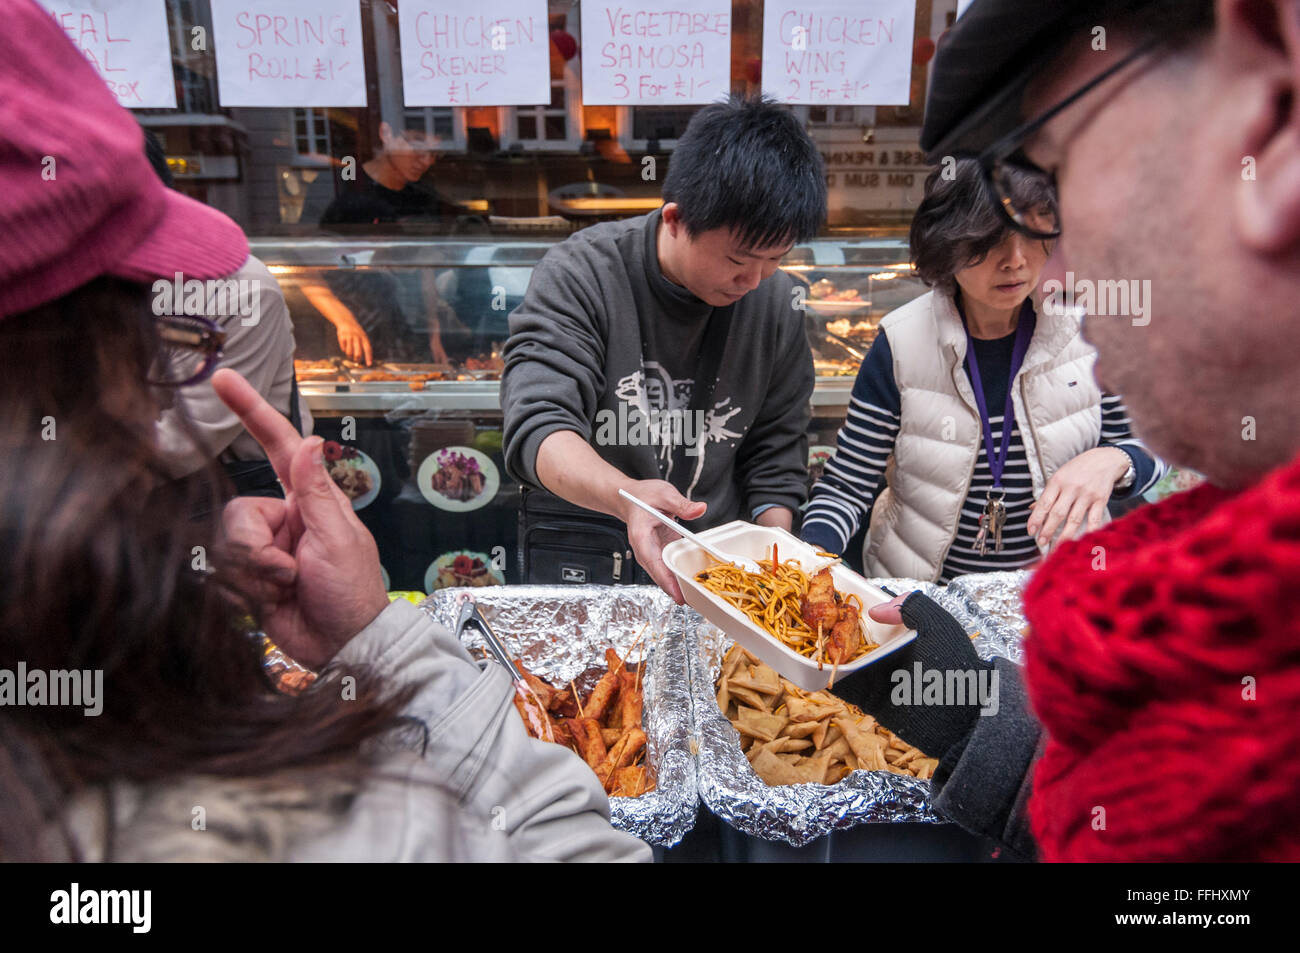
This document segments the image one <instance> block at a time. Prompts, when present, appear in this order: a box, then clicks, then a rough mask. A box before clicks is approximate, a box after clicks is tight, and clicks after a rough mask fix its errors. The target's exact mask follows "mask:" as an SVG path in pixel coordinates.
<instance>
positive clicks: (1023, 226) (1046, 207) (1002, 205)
mask: <svg viewBox="0 0 1300 953" xmlns="http://www.w3.org/2000/svg"><path fill="white" fill-rule="evenodd" d="M1160 43H1161V41H1160V39H1159V38H1155V39H1151V40H1148V41H1147V42H1145V43H1142V44H1140V45H1139V46H1138V47H1136V48H1135V49H1133V50H1132V51H1131V52H1129V53H1127V54H1126V55H1124V56H1123V57H1122V58H1121V59H1120V60H1119V62H1118V63H1115V64H1114V65H1112V66H1110V67H1108V68H1107V69H1105V70H1103V71H1102V72H1101V73H1100V74H1099V75H1097V76H1094V77H1093V78H1092V79H1091V80H1089V81H1088V82H1087V83H1085V84H1084V85H1083V86H1081V87H1080V88H1079V89H1076V90H1075V91H1074V92H1073V93H1071V94H1070V95H1069V96H1067V97H1066V98H1065V99H1063V100H1061V101H1060V102H1059V103H1057V104H1056V105H1055V106H1053V107H1052V108H1051V109H1049V110H1047V111H1046V112H1045V113H1043V114H1042V115H1040V116H1038V117H1036V118H1034V119H1031V120H1029V121H1028V122H1025V123H1023V124H1022V125H1020V126H1017V127H1016V128H1015V129H1012V130H1011V131H1010V132H1009V133H1007V134H1006V135H1005V136H1003V137H1002V138H1001V139H999V140H998V141H997V142H995V143H993V144H992V145H991V146H989V147H988V148H987V149H985V150H984V151H983V152H981V153H980V154H979V157H978V160H979V164H980V169H981V170H983V173H984V181H985V182H986V183H987V184H988V187H989V189H990V191H991V192H992V195H993V201H994V205H996V206H997V209H998V212H999V214H1001V215H1002V217H1003V218H1004V219H1005V220H1006V222H1007V224H1008V225H1010V226H1011V227H1012V228H1014V229H1016V230H1017V231H1018V232H1021V233H1022V234H1024V235H1028V236H1029V237H1030V238H1038V239H1052V238H1059V237H1060V235H1061V213H1060V206H1059V205H1058V203H1057V200H1056V176H1055V174H1054V173H1052V172H1048V171H1046V170H1045V169H1042V168H1040V167H1038V166H1037V165H1035V164H1034V163H1033V162H1030V161H1029V158H1028V157H1027V156H1026V155H1025V153H1024V144H1025V142H1027V141H1028V140H1029V138H1030V137H1031V136H1033V135H1034V133H1036V132H1038V130H1039V129H1041V128H1042V127H1043V126H1045V125H1046V124H1047V123H1049V122H1050V121H1051V120H1052V119H1053V118H1055V117H1056V116H1058V115H1059V114H1060V113H1061V112H1063V111H1064V110H1066V109H1068V108H1069V107H1070V106H1072V105H1074V104H1075V103H1076V102H1078V101H1079V100H1080V99H1082V98H1083V97H1084V96H1086V95H1087V94H1088V93H1090V92H1091V91H1092V90H1093V89H1095V88H1096V87H1097V86H1099V85H1101V84H1102V83H1104V82H1105V81H1106V80H1107V79H1109V78H1110V77H1111V76H1114V75H1115V74H1116V73H1118V72H1119V71H1120V70H1122V69H1124V67H1126V66H1128V65H1129V64H1130V63H1132V62H1133V61H1134V60H1137V59H1138V58H1140V57H1142V56H1145V55H1146V54H1147V53H1150V52H1151V51H1152V50H1154V49H1155V48H1156V47H1158V46H1159V45H1160ZM1044 196H1050V197H1051V198H1050V201H1047V200H1045V199H1044Z"/></svg>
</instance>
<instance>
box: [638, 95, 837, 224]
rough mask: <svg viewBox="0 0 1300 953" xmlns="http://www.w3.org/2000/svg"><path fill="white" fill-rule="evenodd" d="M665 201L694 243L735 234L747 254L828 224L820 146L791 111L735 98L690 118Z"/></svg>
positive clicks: (766, 100) (676, 152)
mask: <svg viewBox="0 0 1300 953" xmlns="http://www.w3.org/2000/svg"><path fill="white" fill-rule="evenodd" d="M663 198H664V201H665V202H676V203H677V205H678V206H679V207H680V209H681V217H682V222H683V224H684V225H685V226H686V233H687V234H688V235H690V236H692V237H694V236H696V235H698V234H699V233H700V232H707V231H709V230H711V229H714V228H730V229H733V230H734V231H735V232H736V234H737V237H738V239H739V241H740V242H741V244H742V245H744V246H745V247H746V248H767V247H771V246H773V245H784V244H786V243H788V242H792V241H793V242H802V241H807V240H808V239H810V238H812V237H813V236H814V235H816V234H817V231H818V229H820V228H821V226H822V223H823V222H824V221H825V220H826V173H825V170H824V168H823V167H822V160H821V155H820V153H818V151H817V146H816V145H815V144H814V143H813V141H812V139H810V138H809V137H808V133H806V132H805V131H804V129H803V127H802V126H800V125H799V123H798V121H797V120H796V119H795V118H794V115H793V114H792V113H791V112H790V110H789V109H787V108H785V107H784V106H780V105H778V104H777V103H776V102H775V101H774V100H772V99H770V98H767V97H755V98H748V99H747V98H741V97H738V96H733V97H731V99H730V100H729V101H727V102H725V103H714V104H713V105H710V106H705V107H704V108H703V109H701V110H700V111H699V112H697V113H696V114H695V115H694V116H692V117H691V121H690V124H689V125H688V126H687V127H686V131H685V132H684V133H682V137H681V139H679V140H678V142H677V148H676V149H674V150H673V156H672V161H671V162H670V163H669V165H668V176H667V178H666V179H665V180H664V187H663Z"/></svg>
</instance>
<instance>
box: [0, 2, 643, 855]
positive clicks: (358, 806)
mask: <svg viewBox="0 0 1300 953" xmlns="http://www.w3.org/2000/svg"><path fill="white" fill-rule="evenodd" d="M0 18H3V22H4V23H5V31H4V32H3V33H2V34H0V177H2V178H3V181H4V183H5V188H4V190H3V191H0V232H2V233H3V234H5V235H7V236H10V237H11V239H12V238H13V237H15V236H16V237H17V238H18V239H19V240H10V241H9V242H7V244H6V248H5V254H4V255H3V256H0V354H3V355H4V367H3V373H0V499H3V501H4V503H3V506H0V540H2V541H3V545H2V546H0V552H2V553H3V556H0V560H2V562H0V859H3V860H15V859H18V860H30V859H54V860H66V859H84V860H136V861H138V860H190V859H204V860H253V859H256V860H397V859H402V860H419V859H444V860H445V859H478V860H489V859H520V858H535V859H556V860H562V859H591V860H607V859H648V857H649V850H648V849H647V848H646V846H645V845H644V844H642V843H641V842H640V841H637V840H636V839H635V838H632V837H629V836H627V835H625V834H621V833H619V832H617V831H615V830H613V829H612V828H611V827H610V825H609V821H608V816H609V814H608V812H609V807H608V801H607V800H606V798H605V795H604V793H603V791H602V790H601V788H600V785H599V784H598V782H597V781H596V779H595V777H594V775H593V774H592V773H591V771H590V769H588V768H587V766H586V765H585V764H584V763H583V762H582V761H581V760H580V759H578V758H577V757H576V756H575V755H573V754H571V753H570V752H568V751H567V750H565V749H562V748H560V747H559V746H556V745H547V744H544V743H543V742H539V741H536V740H533V739H531V738H528V737H527V735H526V734H525V732H524V728H523V725H522V723H521V722H520V720H519V719H518V718H517V717H514V713H513V712H512V711H511V707H512V706H511V700H512V698H513V690H512V687H511V684H510V681H509V679H508V677H507V676H506V674H505V672H504V670H502V669H501V668H500V667H498V666H488V667H486V668H481V667H480V666H479V665H478V664H476V663H474V662H473V661H472V660H471V659H470V657H469V656H468V654H467V653H466V652H465V651H464V649H463V648H462V647H461V646H460V644H459V642H458V641H457V640H456V639H455V638H454V636H452V634H451V633H449V632H448V631H447V630H445V629H443V628H441V627H439V626H437V625H435V624H434V623H433V622H432V621H431V620H430V619H428V618H427V617H426V616H425V615H424V614H423V613H421V612H420V611H419V610H417V609H416V608H415V607H414V606H412V605H410V604H409V603H405V602H401V601H399V602H397V603H394V604H392V605H389V604H388V600H387V597H386V594H385V592H384V587H383V585H382V583H381V581H380V571H379V562H378V554H377V551H376V547H375V543H374V540H373V539H372V538H371V537H370V535H369V534H368V533H367V531H366V530H365V528H364V527H363V526H362V525H361V523H360V522H359V521H358V520H357V519H356V517H355V515H354V514H353V512H352V508H351V506H350V505H349V504H348V502H347V501H346V500H345V499H344V498H343V497H342V496H341V494H340V491H339V490H338V489H337V488H336V487H335V486H334V484H333V481H332V480H330V478H329V476H328V474H327V473H326V471H325V469H324V467H323V466H322V465H321V441H320V440H319V439H318V438H312V439H310V440H304V439H303V438H302V437H301V436H299V435H298V434H297V433H296V432H295V431H294V429H293V427H292V426H291V425H290V424H289V422H288V421H287V420H286V419H285V418H284V417H283V415H281V414H280V413H278V412H277V411H276V410H274V409H273V408H272V407H271V406H270V405H268V404H267V403H266V402H265V401H264V400H262V398H261V397H259V396H258V395H257V393H256V392H255V391H254V390H253V389H252V388H251V387H249V386H248V384H247V383H246V382H244V381H243V379H242V378H240V377H238V375H236V374H234V373H233V372H230V371H222V372H220V373H219V374H218V375H217V377H216V378H214V379H213V383H214V386H215V387H216V388H217V390H218V392H219V393H220V394H221V395H222V396H223V398H224V399H226V400H227V402H228V403H229V404H230V406H231V407H232V409H234V410H235V411H236V413H238V414H239V415H240V417H241V419H242V420H243V422H244V425H245V426H246V427H247V429H248V431H249V432H250V433H251V434H252V435H253V436H254V437H256V438H258V440H259V441H260V442H261V443H262V444H263V446H264V448H265V449H266V451H267V455H268V457H269V459H270V460H271V462H272V463H273V465H274V466H275V469H276V472H277V475H278V476H279V478H280V480H281V481H282V482H283V483H284V485H285V487H286V489H287V490H288V498H287V499H284V500H273V499H244V500H239V501H236V502H235V503H233V504H231V506H230V507H229V508H227V510H226V512H225V516H224V520H225V527H226V531H227V533H228V539H230V540H234V539H237V540H238V541H239V545H238V546H233V545H226V546H224V547H223V546H222V545H221V541H220V539H219V538H218V527H217V525H216V524H215V523H206V524H202V523H193V522H190V521H189V520H188V513H189V512H190V510H191V503H192V502H193V501H190V500H185V499H178V498H177V494H175V493H158V492H155V488H156V487H158V486H159V485H161V484H163V483H165V481H166V478H167V471H166V467H165V461H164V459H163V457H162V455H161V452H160V450H159V447H158V446H157V445H156V442H155V419H156V416H157V411H158V394H159V393H160V390H159V388H163V389H164V390H166V389H172V390H174V389H175V388H177V387H180V386H185V385H186V384H188V383H192V382H194V381H196V380H200V379H203V378H204V377H205V376H206V375H207V374H209V373H210V372H211V368H212V366H213V365H214V362H215V355H216V354H217V353H218V352H219V350H220V345H221V338H220V335H219V333H218V332H216V331H215V330H214V329H212V328H206V327H204V326H203V325H202V322H198V323H193V322H190V323H186V322H177V321H173V320H170V319H162V318H159V317H156V314H157V312H156V311H155V309H154V308H153V307H152V304H153V302H152V301H151V288H150V284H151V283H152V282H153V280H154V279H156V278H160V277H161V278H166V279H168V280H171V279H173V278H174V277H175V276H176V274H177V273H180V274H181V275H182V276H183V278H184V279H191V278H195V279H201V280H202V279H209V278H219V277H221V276H224V275H228V274H230V273H232V272H234V271H235V270H236V269H238V268H239V267H240V266H241V265H242V264H243V263H244V261H245V259H247V257H248V245H247V242H246V241H245V239H244V236H243V234H242V233H241V232H240V229H239V228H238V227H237V226H236V225H235V224H234V223H233V222H231V221H230V220H229V219H227V218H225V217H224V216H222V215H220V214H218V213H217V212H215V211H212V210H210V209H208V208H206V207H204V206H202V205H200V204H198V203H195V202H193V201H190V200H189V199H186V198H184V197H182V196H180V195H179V194H177V193H175V192H172V191H170V190H168V189H167V188H165V187H164V186H163V185H162V183H161V182H160V181H159V180H158V178H157V177H156V176H155V175H154V174H153V172H152V171H151V170H150V168H149V167H148V165H147V161H146V159H145V155H144V149H143V147H142V140H141V133H140V128H139V126H138V125H137V124H136V123H135V121H134V120H133V119H132V118H131V116H130V115H129V114H128V113H127V112H126V111H125V110H124V109H122V108H121V107H119V106H118V105H117V103H116V102H114V100H113V97H112V96H111V95H110V94H109V93H108V91H107V89H106V88H105V86H104V84H103V82H102V81H101V80H100V79H99V77H98V76H97V75H96V73H95V72H94V70H93V69H92V68H91V67H90V65H89V64H88V63H87V62H86V61H85V59H83V58H82V56H81V55H80V53H79V52H78V51H77V50H76V48H75V47H74V46H73V45H72V44H71V43H70V42H69V40H68V38H67V37H66V36H64V35H63V34H62V32H61V31H60V30H59V28H58V27H57V26H56V24H55V22H54V20H53V19H52V18H51V17H50V16H49V15H48V14H47V13H46V12H45V11H44V10H42V9H41V8H40V7H39V6H37V5H36V4H35V3H33V2H31V0H0ZM216 482H217V481H216V480H215V479H214V480H213V481H212V483H213V484H215V483H216ZM213 566H215V567H216V569H215V570H213V569H212V567H213ZM249 612H251V613H253V614H254V615H255V616H256V617H257V619H258V621H259V622H260V624H261V626H262V627H263V628H264V629H265V631H266V632H267V633H268V634H269V635H270V636H271V638H272V639H273V640H274V641H276V642H277V643H278V644H279V645H280V646H281V647H282V648H284V649H285V650H286V651H287V652H289V653H290V654H291V655H293V656H294V657H295V658H296V659H297V660H298V661H300V662H302V663H304V664H305V665H308V666H311V667H313V668H316V669H320V670H321V674H320V677H319V679H318V680H317V682H316V684H315V686H314V687H312V688H310V689H308V690H307V691H304V692H302V693H301V694H299V695H297V696H290V695H285V694H279V693H276V692H274V691H272V690H271V689H270V687H269V684H268V682H267V681H266V679H265V677H264V674H263V671H262V667H261V662H260V658H259V654H260V653H259V651H258V650H257V646H256V643H254V642H253V641H252V640H250V639H249V638H248V636H247V634H246V630H247V625H246V622H245V621H244V616H245V614H246V613H249ZM56 687H57V690H56ZM398 727H403V728H405V729H406V730H405V731H403V732H397V733H395V732H394V729H396V728H398ZM381 741H382V744H380V743H379V742H381ZM196 805H198V806H201V807H202V817H200V816H199V812H198V809H197V808H196Z"/></svg>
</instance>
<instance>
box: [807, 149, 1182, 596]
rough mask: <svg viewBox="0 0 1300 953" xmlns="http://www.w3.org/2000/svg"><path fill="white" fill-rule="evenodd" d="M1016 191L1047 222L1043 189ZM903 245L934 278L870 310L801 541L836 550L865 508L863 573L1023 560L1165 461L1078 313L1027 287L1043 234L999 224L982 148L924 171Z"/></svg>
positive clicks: (1138, 488)
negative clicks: (1100, 362)
mask: <svg viewBox="0 0 1300 953" xmlns="http://www.w3.org/2000/svg"><path fill="white" fill-rule="evenodd" d="M1010 188H1012V189H1013V190H1024V191H1026V192H1028V190H1032V189H1035V188H1041V187H1040V186H1036V185H1035V184H1033V183H1032V182H1031V181H1028V180H1017V179H1013V180H1012V181H1011V182H1010ZM1016 198H1017V206H1018V207H1020V208H1035V209H1037V210H1038V211H1037V214H1039V215H1041V216H1042V217H1043V218H1042V225H1043V227H1042V228H1041V229H1040V230H1041V231H1044V232H1052V231H1055V227H1054V226H1055V220H1056V197H1055V195H1053V194H1051V193H1050V192H1045V191H1044V192H1042V193H1041V194H1024V195H1017V196H1016ZM911 250H912V260H913V267H914V269H915V271H916V273H917V274H918V275H919V276H920V278H921V279H922V280H923V281H925V283H926V284H927V285H929V286H930V287H931V288H932V290H931V291H930V292H929V293H927V294H925V295H922V296H921V297H920V298H917V299H916V300H915V301H912V302H910V303H909V304H907V305H905V306H903V307H901V308H899V309H897V310H896V311H893V312H891V313H890V314H889V315H887V316H886V317H885V318H884V320H883V321H882V322H881V324H880V333H879V334H878V336H877V337H876V340H875V342H874V343H873V344H872V347H871V350H870V352H869V353H868V354H867V356H866V359H865V360H864V361H863V363H862V367H861V369H860V370H859V371H858V377H857V380H856V381H855V383H854V386H853V397H852V400H851V401H850V405H849V413H848V418H847V419H846V421H845V423H844V426H843V428H841V430H840V433H839V437H838V439H837V447H836V452H835V456H834V457H833V458H832V459H831V460H830V461H829V462H828V463H827V465H826V471H825V475H824V476H823V477H822V479H821V480H820V481H819V482H818V484H817V485H816V487H814V489H813V493H812V499H811V501H810V502H809V505H808V508H807V510H806V511H805V514H804V519H803V529H802V531H801V535H802V537H803V538H804V539H805V540H806V541H808V542H810V543H813V544H814V545H816V546H819V547H821V548H822V549H824V550H825V551H827V552H832V553H842V552H844V550H845V548H846V547H847V546H848V544H849V541H850V540H851V539H852V538H853V537H854V536H855V534H856V533H857V532H858V530H859V528H860V527H861V525H862V523H863V521H864V520H867V519H870V528H869V530H868V532H867V537H866V543H865V545H864V548H863V554H862V555H863V564H864V568H865V571H866V573H867V575H869V576H903V577H909V578H914V579H925V580H932V581H940V582H946V581H947V580H949V579H951V578H953V577H954V576H959V575H962V574H965V573H971V572H989V571H995V570H1004V569H1019V568H1021V567H1024V566H1026V565H1028V564H1029V563H1032V562H1034V561H1035V560H1037V559H1038V558H1039V556H1040V554H1042V553H1045V552H1047V550H1048V549H1049V548H1050V546H1051V544H1052V541H1053V540H1054V539H1056V538H1057V536H1058V534H1061V535H1063V536H1064V537H1067V538H1073V537H1074V536H1076V535H1077V534H1079V533H1081V532H1084V531H1087V530H1092V529H1095V528H1097V527H1098V526H1100V525H1102V523H1104V522H1105V521H1106V519H1107V518H1108V517H1107V504H1108V503H1109V502H1110V501H1111V500H1119V499H1127V498H1131V497H1134V496H1137V495H1139V494H1141V493H1142V492H1144V491H1145V490H1146V489H1147V488H1148V487H1150V486H1151V485H1152V484H1154V483H1155V482H1156V481H1157V480H1159V479H1160V477H1161V476H1163V474H1164V472H1165V469H1166V468H1165V465H1164V464H1163V463H1162V462H1161V461H1160V460H1159V459H1157V458H1155V457H1153V456H1152V454H1151V453H1150V452H1149V451H1148V450H1146V448H1145V447H1143V446H1142V444H1141V443H1140V442H1139V441H1138V440H1136V439H1135V438H1134V436H1133V433H1132V431H1131V429H1130V425H1129V419H1128V413H1127V411H1126V410H1125V409H1124V406H1123V404H1122V403H1121V401H1120V398H1119V397H1118V396H1113V395H1109V394H1103V393H1102V391H1101V390H1100V388H1099V387H1098V386H1097V384H1096V382H1095V381H1094V379H1093V373H1092V366H1093V361H1094V357H1095V355H1094V352H1093V350H1092V348H1091V347H1090V346H1089V345H1088V344H1087V343H1085V342H1084V340H1083V338H1082V337H1081V336H1080V333H1079V319H1078V316H1077V315H1076V314H1074V313H1067V312H1066V311H1065V309H1063V308H1060V307H1053V306H1051V305H1052V302H1050V301H1049V302H1046V303H1043V302H1040V301H1038V300H1036V299H1037V297H1038V296H1037V295H1036V294H1035V292H1037V290H1038V286H1039V279H1040V276H1041V274H1042V271H1043V267H1044V265H1045V264H1046V261H1047V258H1048V255H1049V254H1050V253H1051V247H1050V243H1049V242H1043V241H1038V240H1035V239H1031V238H1028V237H1026V236H1024V235H1023V234H1021V233H1020V232H1017V231H1015V230H1013V229H1012V228H1010V227H1009V224H1008V223H1007V222H1006V221H1004V220H1003V218H1002V217H1001V215H1000V214H999V213H998V212H997V211H996V210H995V206H994V203H993V202H992V201H991V200H990V198H989V188H988V185H987V184H986V182H985V181H984V178H983V173H982V171H981V169H980V166H979V163H978V162H976V161H975V160H973V159H962V160H957V162H956V164H955V166H954V165H952V164H948V165H946V166H941V167H940V168H939V169H936V170H935V171H934V172H933V173H931V175H930V177H929V178H928V179H927V180H926V184H925V198H924V199H923V200H922V202H921V205H920V208H918V209H917V212H916V216H915V218H914V219H913V221H912V230H911ZM1117 320H1122V319H1117ZM1004 430H1009V431H1010V432H1009V434H1006V435H1004Z"/></svg>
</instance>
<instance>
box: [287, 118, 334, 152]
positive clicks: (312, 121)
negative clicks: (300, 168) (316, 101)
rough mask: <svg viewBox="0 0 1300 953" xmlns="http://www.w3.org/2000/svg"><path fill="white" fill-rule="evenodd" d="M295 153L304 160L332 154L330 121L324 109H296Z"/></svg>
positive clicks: (294, 123) (294, 124) (294, 119)
mask: <svg viewBox="0 0 1300 953" xmlns="http://www.w3.org/2000/svg"><path fill="white" fill-rule="evenodd" d="M293 145H294V151H296V152H297V153H298V155H300V156H302V157H304V158H320V157H328V156H330V155H332V154H333V153H331V152H330V121H329V116H327V115H326V114H325V111H324V110H323V109H295V110H294V111H293Z"/></svg>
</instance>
